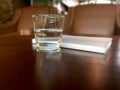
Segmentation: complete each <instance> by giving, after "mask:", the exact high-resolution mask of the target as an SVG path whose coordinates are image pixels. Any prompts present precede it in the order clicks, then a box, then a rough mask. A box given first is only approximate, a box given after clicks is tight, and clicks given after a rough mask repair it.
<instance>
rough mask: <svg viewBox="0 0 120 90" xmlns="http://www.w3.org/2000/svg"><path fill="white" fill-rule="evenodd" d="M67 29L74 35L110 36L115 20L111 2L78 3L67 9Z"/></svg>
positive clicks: (114, 10)
mask: <svg viewBox="0 0 120 90" xmlns="http://www.w3.org/2000/svg"><path fill="white" fill-rule="evenodd" d="M68 18H69V19H68V20H67V22H68V23H67V24H68V25H67V26H69V27H70V28H68V27H67V29H66V30H65V32H69V33H71V34H75V35H84V36H104V37H111V36H112V35H113V32H114V26H115V20H116V6H115V5H113V4H91V5H79V6H76V7H73V8H70V9H69V12H68Z"/></svg>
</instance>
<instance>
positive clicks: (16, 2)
mask: <svg viewBox="0 0 120 90" xmlns="http://www.w3.org/2000/svg"><path fill="white" fill-rule="evenodd" d="M100 3H107V4H119V3H120V0H0V24H3V23H6V22H9V21H10V20H11V18H12V17H13V16H14V13H15V10H16V9H17V8H22V7H25V6H40V5H44V6H45V5H47V6H53V7H56V8H57V9H58V13H59V14H65V15H67V11H68V9H69V7H74V6H77V5H84V4H100Z"/></svg>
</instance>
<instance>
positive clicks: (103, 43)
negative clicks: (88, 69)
mask: <svg viewBox="0 0 120 90" xmlns="http://www.w3.org/2000/svg"><path fill="white" fill-rule="evenodd" d="M62 38H63V42H62V45H61V47H63V48H69V49H76V50H84V51H90V52H96V53H106V52H107V50H108V49H109V47H110V45H111V44H112V38H105V37H86V36H72V35H63V36H62Z"/></svg>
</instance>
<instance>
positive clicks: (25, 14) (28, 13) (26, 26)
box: [18, 6, 57, 35]
mask: <svg viewBox="0 0 120 90" xmlns="http://www.w3.org/2000/svg"><path fill="white" fill-rule="evenodd" d="M54 13H57V9H56V8H54V7H50V6H32V7H24V8H23V9H22V10H21V15H20V18H19V23H18V32H19V34H20V35H30V34H32V33H33V23H32V15H33V14H54Z"/></svg>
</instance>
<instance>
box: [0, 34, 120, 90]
mask: <svg viewBox="0 0 120 90" xmlns="http://www.w3.org/2000/svg"><path fill="white" fill-rule="evenodd" d="M31 40H32V37H29V36H17V35H15V36H6V37H1V38H0V90H120V37H119V36H115V37H114V39H113V43H112V46H111V47H110V49H109V50H108V52H107V53H106V54H98V53H91V52H84V51H76V50H69V49H62V50H61V52H59V53H38V52H36V49H35V48H34V45H33V44H32V42H31Z"/></svg>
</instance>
